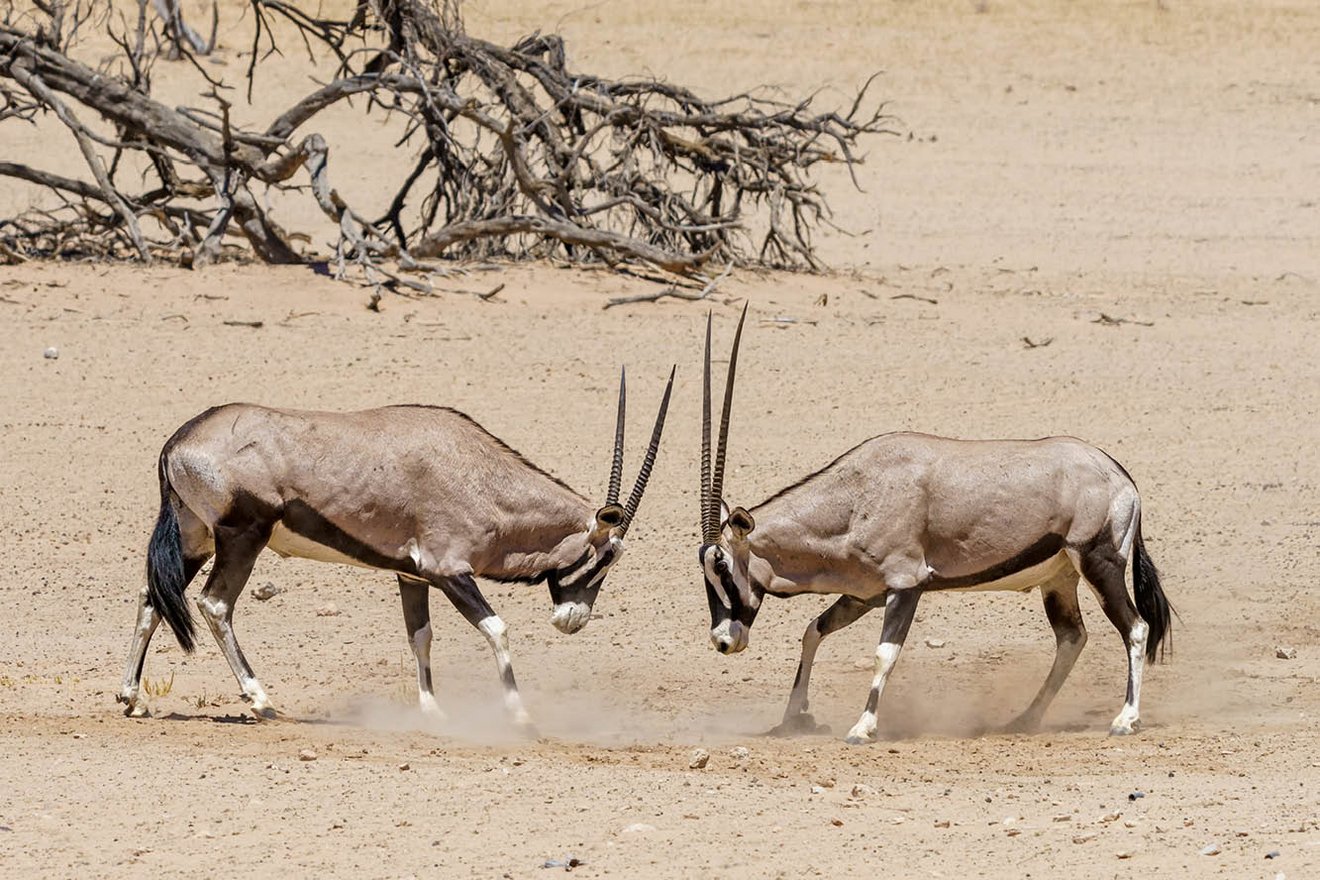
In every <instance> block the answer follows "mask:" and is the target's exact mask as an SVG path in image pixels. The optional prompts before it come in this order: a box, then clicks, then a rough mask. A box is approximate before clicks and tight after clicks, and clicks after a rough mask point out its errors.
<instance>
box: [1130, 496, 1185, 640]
mask: <svg viewBox="0 0 1320 880" xmlns="http://www.w3.org/2000/svg"><path fill="white" fill-rule="evenodd" d="M1138 516H1140V514H1138ZM1132 550H1133V552H1132V592H1134V593H1135V594H1136V596H1137V612H1138V613H1139V614H1140V615H1141V619H1142V620H1144V621H1146V625H1147V626H1149V627H1150V633H1149V634H1148V636H1147V638H1146V659H1148V660H1150V661H1151V662H1152V663H1153V662H1155V658H1156V656H1157V655H1158V656H1159V657H1161V658H1163V656H1164V643H1165V642H1166V641H1167V642H1168V647H1169V650H1173V630H1172V629H1171V624H1172V623H1173V621H1172V620H1171V615H1172V614H1176V613H1177V612H1176V611H1174V610H1173V607H1172V606H1170V605H1169V600H1168V599H1166V598H1165V597H1164V590H1163V589H1161V588H1160V573H1159V572H1158V571H1156V570H1155V563H1153V562H1151V561H1150V554H1148V553H1147V552H1146V542H1145V541H1143V540H1142V539H1141V520H1140V519H1138V520H1137V538H1136V541H1134V542H1133V545H1132Z"/></svg>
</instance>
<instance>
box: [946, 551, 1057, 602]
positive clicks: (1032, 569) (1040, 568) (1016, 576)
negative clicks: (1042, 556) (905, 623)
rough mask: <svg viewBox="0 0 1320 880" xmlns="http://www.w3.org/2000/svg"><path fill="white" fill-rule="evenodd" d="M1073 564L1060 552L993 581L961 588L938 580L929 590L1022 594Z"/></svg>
mask: <svg viewBox="0 0 1320 880" xmlns="http://www.w3.org/2000/svg"><path fill="white" fill-rule="evenodd" d="M1071 565H1072V563H1071V562H1070V561H1069V560H1068V556H1067V554H1065V553H1063V552H1059V553H1057V554H1055V555H1054V556H1051V557H1050V558H1049V559H1046V560H1045V561H1044V562H1038V563H1036V564H1035V565H1029V566H1027V567H1026V568H1022V569H1019V570H1017V571H1014V572H1011V573H1006V574H1001V575H999V576H997V577H994V578H993V579H992V580H987V581H982V582H980V583H973V584H966V585H959V586H950V587H945V586H940V585H939V583H938V579H936V582H935V583H934V584H932V585H931V586H929V587H927V589H931V590H938V591H940V592H956V593H976V592H989V591H1006V592H1021V591H1023V590H1030V589H1031V588H1032V587H1039V586H1040V585H1041V584H1043V583H1045V582H1047V581H1049V580H1050V579H1051V578H1053V577H1054V576H1055V575H1057V574H1059V573H1060V572H1062V571H1064V570H1065V569H1067V568H1068V567H1069V566H1071Z"/></svg>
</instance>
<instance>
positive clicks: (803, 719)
mask: <svg viewBox="0 0 1320 880" xmlns="http://www.w3.org/2000/svg"><path fill="white" fill-rule="evenodd" d="M874 607H875V606H874V605H868V604H867V603H865V602H863V601H861V600H859V599H854V598H852V597H851V596H842V597H840V599H839V600H838V601H837V602H835V603H834V604H833V605H831V606H830V607H829V608H826V609H825V611H823V612H822V613H821V615H820V616H819V617H817V618H816V619H815V620H813V621H812V622H811V623H810V624H809V625H808V626H807V630H806V632H804V633H803V634H802V658H801V659H800V660H799V661H798V668H797V675H796V676H795V677H794V678H793V690H792V692H791V693H790V694H789V695H788V708H786V709H785V710H784V720H783V722H781V723H780V725H779V726H778V727H776V728H774V729H773V730H771V731H770V732H771V733H772V734H776V735H778V734H783V735H788V734H791V733H798V732H803V731H805V732H816V730H817V726H816V722H815V719H814V718H812V717H811V715H809V714H808V713H807V709H808V707H809V705H810V701H809V700H808V690H809V688H810V686H811V667H812V664H813V663H815V660H816V649H817V648H819V647H820V643H821V641H822V640H824V638H825V637H826V636H827V635H829V634H830V633H834V632H838V631H839V630H841V629H843V628H844V627H845V626H848V625H849V624H851V623H856V622H857V621H858V620H860V619H861V618H862V617H863V616H864V615H865V614H866V613H867V612H868V611H870V610H871V609H873V608H874Z"/></svg>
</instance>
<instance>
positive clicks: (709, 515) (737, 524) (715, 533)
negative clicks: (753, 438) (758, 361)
mask: <svg viewBox="0 0 1320 880" xmlns="http://www.w3.org/2000/svg"><path fill="white" fill-rule="evenodd" d="M745 320H747V307H746V306H743V312H742V317H740V318H739V319H738V330H737V332H735V333H734V337H733V352H732V354H730V355H729V376H728V379H727V380H726V381H725V384H724V410H723V412H722V413H721V414H720V445H719V449H718V451H717V452H716V456H715V471H714V474H713V475H712V473H711V463H710V332H711V319H710V317H709V316H707V318H706V364H705V370H704V372H703V376H704V385H703V394H702V398H703V401H704V409H703V411H702V420H701V549H700V550H699V551H698V553H697V555H698V557H699V558H700V560H701V569H702V571H703V573H704V574H705V576H706V599H707V600H708V601H709V603H710V640H711V643H712V644H714V645H715V650H717V651H719V652H720V653H721V654H736V653H737V652H739V651H741V650H742V649H743V648H746V647H747V637H748V633H749V631H750V630H751V628H752V621H753V620H755V619H756V612H757V611H758V610H759V609H760V607H761V599H762V597H763V596H764V595H765V588H764V587H763V586H762V585H760V584H758V583H756V581H755V580H753V578H752V576H751V573H750V562H751V552H750V550H749V549H748V545H747V536H748V534H750V533H751V531H752V529H754V528H756V521H755V520H754V519H752V515H751V514H750V513H748V512H747V511H745V510H743V509H742V508H741V507H736V508H734V509H733V511H732V512H729V511H728V508H726V507H725V506H724V498H723V494H722V493H723V489H724V456H725V454H726V453H727V452H728V438H729V408H730V407H731V406H732V404H733V378H734V373H735V372H736V370H737V368H738V343H739V342H740V341H741V340H742V328H743V322H744V321H745Z"/></svg>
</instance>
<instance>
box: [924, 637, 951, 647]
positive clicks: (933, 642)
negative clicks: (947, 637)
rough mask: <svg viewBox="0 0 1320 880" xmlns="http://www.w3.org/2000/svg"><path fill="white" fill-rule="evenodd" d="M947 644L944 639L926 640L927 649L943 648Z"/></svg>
mask: <svg viewBox="0 0 1320 880" xmlns="http://www.w3.org/2000/svg"><path fill="white" fill-rule="evenodd" d="M945 644H947V643H946V642H945V641H944V639H926V647H927V648H943V647H944V646H945Z"/></svg>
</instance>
